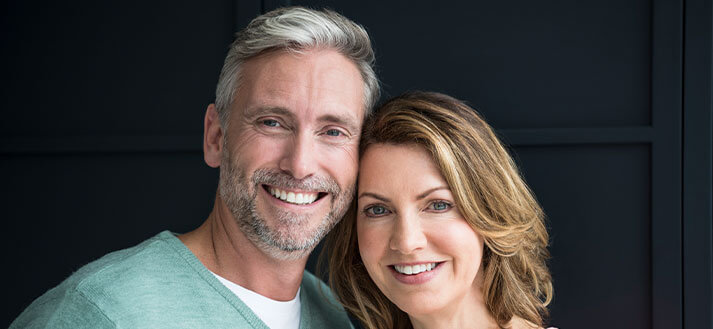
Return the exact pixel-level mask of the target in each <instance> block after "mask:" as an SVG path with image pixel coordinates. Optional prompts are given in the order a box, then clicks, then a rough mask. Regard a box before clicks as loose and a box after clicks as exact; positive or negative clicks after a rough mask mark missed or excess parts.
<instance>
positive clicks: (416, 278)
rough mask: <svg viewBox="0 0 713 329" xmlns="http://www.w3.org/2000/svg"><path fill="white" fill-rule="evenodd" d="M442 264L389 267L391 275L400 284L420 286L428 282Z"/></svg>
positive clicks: (412, 264) (431, 263) (395, 265)
mask: <svg viewBox="0 0 713 329" xmlns="http://www.w3.org/2000/svg"><path fill="white" fill-rule="evenodd" d="M443 263H444V262H426V263H409V264H394V265H389V266H388V267H389V271H390V272H391V274H392V275H393V276H394V278H396V280H398V281H399V282H401V283H405V284H422V283H426V282H428V281H430V280H431V279H433V277H435V276H436V275H437V274H438V272H439V271H440V269H441V267H442V265H443Z"/></svg>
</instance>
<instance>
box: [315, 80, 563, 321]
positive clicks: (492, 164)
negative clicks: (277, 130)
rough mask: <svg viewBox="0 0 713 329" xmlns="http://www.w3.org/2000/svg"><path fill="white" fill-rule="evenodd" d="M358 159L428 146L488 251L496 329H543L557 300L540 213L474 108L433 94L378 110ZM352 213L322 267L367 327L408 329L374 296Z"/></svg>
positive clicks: (489, 302)
mask: <svg viewBox="0 0 713 329" xmlns="http://www.w3.org/2000/svg"><path fill="white" fill-rule="evenodd" d="M364 127H365V128H364V132H363V134H362V139H361V145H360V154H364V151H365V150H366V149H367V148H368V147H369V146H370V145H372V144H393V145H402V144H411V145H412V144H416V145H420V146H422V147H423V148H425V149H426V150H427V151H428V152H429V153H430V155H431V157H432V158H433V160H434V162H435V163H436V165H437V166H438V168H439V169H440V171H441V174H442V175H443V177H444V178H445V180H446V182H447V183H448V186H449V187H450V189H451V191H452V193H453V194H454V197H455V201H456V203H457V207H458V210H459V211H460V213H461V214H462V215H463V217H464V218H465V220H466V221H467V222H468V223H469V224H470V226H471V227H472V228H473V230H474V231H475V232H477V233H478V234H480V235H481V236H482V237H483V239H484V243H485V246H486V248H484V251H483V258H482V264H481V268H480V270H481V271H483V273H482V274H483V295H484V300H485V301H486V306H487V308H488V310H489V311H490V313H491V315H492V316H493V318H494V319H495V320H496V321H497V323H498V325H499V326H500V327H506V326H508V324H509V323H510V322H511V320H513V319H514V318H515V317H519V318H521V319H524V320H526V321H529V322H530V323H531V324H534V325H537V326H540V327H541V326H542V325H543V318H544V317H545V316H547V314H548V311H547V308H546V307H547V305H548V304H549V303H550V301H551V300H552V294H553V289H552V278H551V276H550V273H549V270H548V269H547V265H546V260H547V259H548V258H549V252H548V251H547V243H548V234H547V230H546V228H545V224H544V215H543V212H542V209H541V208H540V206H539V205H538V203H537V201H536V200H535V198H534V196H533V194H532V192H531V191H530V189H529V188H528V186H527V185H526V184H525V182H524V181H523V179H522V178H521V177H520V173H519V171H518V169H517V166H516V165H515V163H514V162H513V160H512V158H511V157H510V156H509V155H508V153H507V151H506V150H505V148H504V147H503V145H502V143H501V142H500V141H499V140H498V138H497V137H496V136H495V134H494V133H493V130H492V128H491V127H490V126H489V125H488V124H487V123H486V122H485V121H484V120H483V119H482V118H481V117H480V116H479V115H478V113H477V112H476V111H475V110H473V109H472V108H470V107H468V106H467V105H465V104H464V103H463V102H461V101H459V100H457V99H454V98H452V97H449V96H446V95H442V94H438V93H427V92H413V93H408V94H405V95H402V96H400V97H397V98H394V99H392V100H390V101H388V102H387V103H386V104H384V105H382V106H381V107H380V108H379V109H378V110H377V111H376V112H375V113H374V114H373V115H372V116H370V117H369V118H368V120H367V122H366V123H365V126H364ZM355 225H356V211H355V206H354V205H352V207H351V209H350V210H349V211H348V213H347V215H346V217H345V218H344V219H343V220H342V221H341V222H340V223H339V224H338V225H337V226H336V227H335V228H334V229H333V230H332V232H331V233H330V234H329V235H328V236H327V239H326V245H325V246H324V248H323V253H322V255H321V257H320V261H321V262H322V263H323V262H324V261H325V260H326V261H328V265H329V283H330V286H331V287H332V289H333V290H334V291H335V293H336V295H337V296H338V299H339V300H340V301H341V302H342V304H343V305H344V307H345V308H346V309H347V310H348V311H349V312H350V313H351V314H353V315H354V316H355V317H356V318H358V319H359V320H360V321H361V322H362V323H363V324H364V325H365V327H367V328H370V329H383V328H412V325H411V322H410V320H409V318H408V315H407V314H406V313H405V312H403V311H401V310H400V309H399V308H398V307H397V306H396V305H395V304H393V303H392V302H391V301H390V300H389V299H388V298H386V296H384V294H383V293H381V291H380V290H379V289H378V288H377V286H376V285H375V284H374V282H373V281H372V280H371V278H370V277H369V274H368V273H367V271H366V268H365V267H364V264H363V262H362V259H361V256H360V254H359V246H358V243H357V236H356V226H355Z"/></svg>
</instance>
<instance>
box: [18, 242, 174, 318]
mask: <svg viewBox="0 0 713 329" xmlns="http://www.w3.org/2000/svg"><path fill="white" fill-rule="evenodd" d="M172 239H173V240H175V241H173V240H172ZM176 243H180V241H179V240H177V238H175V237H174V236H173V234H172V233H170V232H161V233H160V234H158V235H156V236H154V237H152V238H150V239H148V240H146V241H144V242H142V243H140V244H138V245H136V246H133V247H130V248H127V249H123V250H119V251H115V252H112V253H109V254H107V255H105V256H103V257H102V258H100V259H97V260H95V261H93V262H91V263H89V264H87V265H85V266H83V267H82V268H80V269H79V270H77V271H76V272H75V273H74V274H72V275H71V276H70V277H69V278H67V279H66V280H64V281H63V282H62V283H60V284H59V285H58V286H56V287H54V288H52V289H50V290H49V291H47V292H46V293H45V294H43V295H42V296H40V297H39V298H37V299H36V300H35V301H34V302H33V303H32V304H31V305H30V306H29V307H28V308H27V309H25V311H24V312H23V313H22V314H21V315H20V316H19V317H18V318H17V319H16V320H15V322H14V323H13V325H12V326H11V328H16V327H17V328H26V327H44V326H51V327H61V328H64V327H67V328H69V327H72V326H71V325H68V326H63V325H61V323H72V321H75V320H76V321H80V320H81V321H82V323H95V324H97V325H96V327H100V326H99V325H98V323H99V322H102V323H105V324H106V323H112V320H111V319H112V318H113V317H112V314H110V313H111V312H114V311H115V310H119V309H122V308H124V307H125V306H126V305H131V304H133V305H137V306H138V304H139V303H141V302H142V300H147V299H150V295H151V294H152V293H155V292H158V290H161V289H156V288H157V286H160V284H162V283H165V279H166V277H167V276H171V275H175V274H177V273H175V272H176V268H178V267H179V266H181V265H180V264H181V263H183V264H185V261H183V260H182V259H181V258H182V257H181V255H180V253H179V252H178V251H176V250H175V249H176V245H175V244H176ZM184 266H185V265H184ZM185 267H188V266H185ZM83 317H92V318H93V319H86V318H83ZM89 320H91V321H89ZM92 321H96V322H92Z"/></svg>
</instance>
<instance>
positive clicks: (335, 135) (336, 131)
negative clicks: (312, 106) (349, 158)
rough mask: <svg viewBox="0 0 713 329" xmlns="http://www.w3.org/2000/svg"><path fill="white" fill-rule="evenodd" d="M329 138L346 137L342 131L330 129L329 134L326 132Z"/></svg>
mask: <svg viewBox="0 0 713 329" xmlns="http://www.w3.org/2000/svg"><path fill="white" fill-rule="evenodd" d="M325 134H326V135H327V136H333V137H339V136H341V135H344V133H342V132H341V131H340V130H338V129H329V130H327V132H325Z"/></svg>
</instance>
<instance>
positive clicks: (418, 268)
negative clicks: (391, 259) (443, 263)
mask: <svg viewBox="0 0 713 329" xmlns="http://www.w3.org/2000/svg"><path fill="white" fill-rule="evenodd" d="M436 265H437V263H428V264H418V265H403V266H402V265H394V269H395V270H396V272H399V273H401V274H408V275H414V274H419V273H422V272H426V271H430V270H432V269H434V268H435V267H436Z"/></svg>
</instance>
